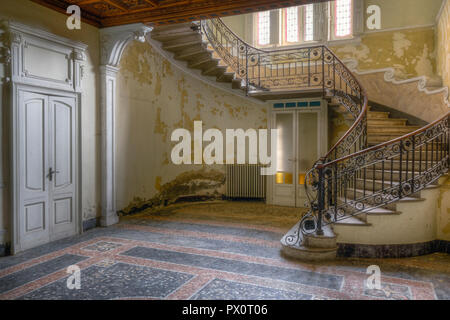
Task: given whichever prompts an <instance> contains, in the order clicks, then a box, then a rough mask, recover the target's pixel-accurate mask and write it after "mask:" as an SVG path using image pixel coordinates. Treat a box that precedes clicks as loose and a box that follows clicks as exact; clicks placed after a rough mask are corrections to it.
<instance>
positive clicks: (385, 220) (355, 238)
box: [151, 19, 450, 260]
mask: <svg viewBox="0 0 450 320" xmlns="http://www.w3.org/2000/svg"><path fill="white" fill-rule="evenodd" d="M151 38H152V39H153V40H156V41H159V42H160V43H161V44H162V49H164V50H166V51H169V52H172V53H173V58H174V59H177V60H180V61H185V62H186V63H187V65H188V67H189V68H193V69H199V70H201V73H202V75H204V76H205V77H207V76H209V77H214V78H215V80H216V81H217V82H224V83H230V84H231V87H232V88H233V89H236V90H243V91H244V92H245V94H246V95H248V96H251V97H254V98H257V99H261V100H268V99H279V98H286V99H288V98H294V97H307V96H321V97H322V98H323V99H326V100H327V101H328V103H329V107H332V108H335V111H337V112H342V113H343V114H344V115H345V116H346V117H347V119H349V120H350V121H351V125H350V128H349V129H348V131H347V132H346V133H345V134H344V135H343V136H342V137H341V138H340V139H339V141H338V142H337V143H336V144H335V145H334V146H333V147H332V148H331V149H330V150H329V151H328V153H327V154H326V155H323V157H321V158H320V159H318V160H317V162H316V163H315V164H314V165H313V166H312V168H311V170H310V171H309V172H308V173H307V175H306V183H305V189H306V193H307V196H308V198H309V211H308V212H307V213H306V214H304V215H303V216H302V217H301V219H300V221H299V222H298V223H297V224H296V225H295V226H294V227H293V228H292V229H291V230H290V231H289V232H288V233H287V234H286V235H285V236H284V237H283V238H282V239H281V243H282V245H283V251H284V253H285V254H287V255H290V256H295V257H298V258H302V259H307V260H320V259H331V258H334V257H336V253H337V251H338V247H339V246H340V245H341V247H342V244H352V245H353V247H354V246H355V245H357V244H362V245H366V246H370V245H378V248H379V247H380V246H383V245H384V246H389V245H391V244H404V245H408V244H415V243H420V242H423V241H424V239H430V240H432V239H431V238H430V237H431V236H430V234H431V233H432V230H431V229H432V228H433V223H434V222H433V221H432V220H433V219H434V215H432V214H431V213H429V214H428V213H427V210H431V209H430V208H431V206H432V203H434V202H436V201H437V199H436V197H437V196H436V191H435V190H436V189H437V187H438V184H439V181H440V179H442V178H443V177H444V176H445V175H446V174H447V172H448V167H449V115H450V114H449V113H447V114H445V115H443V116H442V117H441V118H439V119H437V120H436V121H434V122H432V123H430V124H428V125H426V126H423V127H420V126H413V125H409V124H408V120H406V119H401V118H393V117H391V116H390V114H389V112H384V111H374V110H371V109H370V107H369V103H368V101H369V100H368V96H367V94H366V91H365V90H364V88H363V87H362V86H361V85H360V83H359V81H358V80H357V78H356V77H355V76H354V75H353V74H352V72H350V71H349V69H348V68H347V67H346V66H345V64H344V63H343V62H341V60H340V59H339V58H338V57H337V56H336V55H335V54H334V53H333V52H332V51H331V50H330V49H328V48H327V47H326V46H311V47H305V48H295V49H281V50H280V49H277V50H261V49H258V48H255V47H252V46H251V45H249V44H247V43H245V42H244V41H243V40H241V39H240V38H239V37H238V36H237V35H236V34H234V33H233V32H232V31H231V30H230V29H229V28H228V27H227V26H226V25H225V24H224V23H223V22H222V21H221V20H220V19H211V20H204V21H201V22H200V23H186V24H177V25H172V26H165V27H158V28H155V29H154V30H153V31H152V33H151ZM433 190H434V191H433ZM387 249H389V248H387ZM343 250H344V251H345V246H344V249H343ZM356 251H357V252H356V253H355V252H353V255H354V256H364V252H362V254H361V250H360V251H359V253H358V250H356ZM388 251H389V250H387V252H386V253H383V252H378V253H377V254H376V256H377V257H384V256H386V257H388V256H390V254H389V252H388ZM345 254H346V253H345V252H344V255H345ZM347 255H348V254H347ZM405 255H414V251H413V250H410V251H408V253H407V254H405ZM366 256H371V254H366ZM393 256H395V255H393Z"/></svg>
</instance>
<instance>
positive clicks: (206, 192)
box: [119, 168, 225, 215]
mask: <svg viewBox="0 0 450 320" xmlns="http://www.w3.org/2000/svg"><path fill="white" fill-rule="evenodd" d="M224 184H225V176H224V173H223V172H222V171H218V170H214V169H211V170H207V169H205V168H202V169H200V170H194V171H186V172H183V173H182V174H180V175H178V176H177V177H176V178H175V179H174V180H172V181H170V182H167V183H165V184H162V185H161V177H160V176H158V177H156V179H155V188H156V189H158V191H159V192H158V194H157V195H156V196H154V197H153V198H151V199H143V198H140V197H134V198H133V200H132V202H131V203H130V204H129V205H128V206H127V207H125V208H124V209H122V210H120V211H119V215H130V214H134V213H137V212H140V211H142V210H145V209H148V208H159V207H160V206H166V205H168V204H170V203H175V202H179V201H183V200H184V201H189V198H190V197H193V198H198V197H203V198H207V199H219V198H221V197H222V194H221V193H220V192H219V189H220V188H221V187H223V185H224Z"/></svg>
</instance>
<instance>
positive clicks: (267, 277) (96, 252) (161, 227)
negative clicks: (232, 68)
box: [0, 202, 450, 300]
mask: <svg viewBox="0 0 450 320" xmlns="http://www.w3.org/2000/svg"><path fill="white" fill-rule="evenodd" d="M299 214H300V212H299V211H298V209H292V208H280V207H274V206H267V205H264V204H262V203H250V202H233V203H231V202H207V203H201V204H195V203H194V204H183V205H174V206H169V207H166V208H163V209H161V210H156V211H149V212H142V213H140V214H138V215H133V216H128V217H122V218H121V221H120V223H119V224H118V225H115V226H112V227H108V228H95V229H92V230H89V231H87V232H85V233H83V234H82V235H79V236H75V237H71V238H67V239H63V240H60V241H56V242H53V243H50V244H46V245H43V246H40V247H37V248H34V249H30V250H28V251H25V252H22V253H20V254H18V255H16V256H9V257H3V258H0V299H1V300H4V299H169V300H170V299H221V300H238V299H252V300H253V299H255V300H258V299H269V300H278V299H283V300H291V299H302V300H303V299H305V300H310V299H319V300H322V299H347V300H348V299H358V300H361V299H431V300H434V299H450V255H448V254H444V253H435V254H432V255H428V256H422V257H415V258H406V259H384V260H379V259H378V260H377V259H337V260H335V261H332V262H327V263H302V262H298V261H292V260H289V259H287V258H285V257H283V256H282V255H281V254H280V243H279V240H280V238H281V236H282V235H283V234H284V233H285V232H286V231H287V230H288V229H289V228H290V227H291V226H292V225H293V224H294V223H295V222H296V220H297V219H298V215H299ZM71 265H76V266H78V267H79V268H80V270H81V273H80V279H81V288H80V289H68V286H67V282H68V281H67V280H68V277H69V276H70V275H69V274H68V273H67V268H68V267H69V266H71ZM370 265H378V266H379V267H380V269H381V274H382V277H381V289H380V290H377V289H371V290H369V289H367V288H366V287H365V284H364V283H365V280H366V279H367V277H368V275H367V274H366V270H367V267H368V266H370Z"/></svg>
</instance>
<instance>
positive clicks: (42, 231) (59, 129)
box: [17, 91, 77, 250]
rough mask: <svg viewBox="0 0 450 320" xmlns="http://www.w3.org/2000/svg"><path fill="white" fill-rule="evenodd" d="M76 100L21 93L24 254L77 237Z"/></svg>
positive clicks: (20, 210) (20, 198) (20, 216)
mask: <svg viewBox="0 0 450 320" xmlns="http://www.w3.org/2000/svg"><path fill="white" fill-rule="evenodd" d="M75 116H76V99H75V98H70V97H57V96H47V95H42V94H37V93H33V92H26V91H19V107H18V120H19V134H18V139H19V148H18V149H19V151H18V153H19V154H18V159H19V160H18V161H19V168H18V177H19V188H20V193H19V196H18V201H19V208H18V219H17V223H18V225H19V241H20V250H25V249H28V248H31V247H34V246H37V245H40V244H43V243H46V242H49V241H52V240H56V239H59V238H63V237H67V236H70V235H73V234H75V233H76V230H77V228H76V223H77V219H76V209H77V208H76V203H77V201H76V175H75V174H76V171H77V170H76V167H75V166H76V134H75V133H76V131H75V129H76V122H75V120H76V117H75Z"/></svg>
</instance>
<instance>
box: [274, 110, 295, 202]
mask: <svg viewBox="0 0 450 320" xmlns="http://www.w3.org/2000/svg"><path fill="white" fill-rule="evenodd" d="M294 116H295V114H294V113H293V112H283V113H276V114H275V119H274V120H275V128H276V129H278V137H277V172H276V174H275V185H274V195H275V197H274V204H279V205H284V206H295V184H294V181H293V177H294V174H295V172H294V170H295V166H294V163H295V150H294V138H295V137H294Z"/></svg>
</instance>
